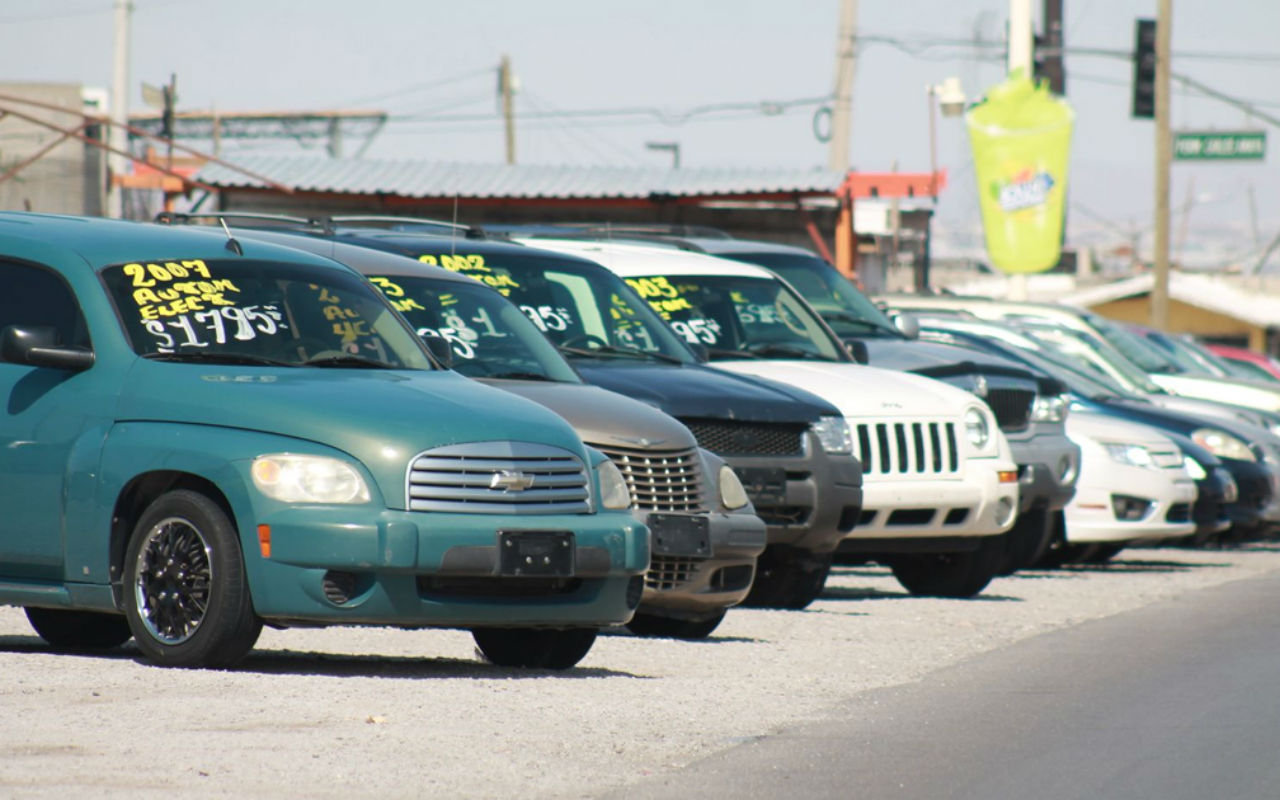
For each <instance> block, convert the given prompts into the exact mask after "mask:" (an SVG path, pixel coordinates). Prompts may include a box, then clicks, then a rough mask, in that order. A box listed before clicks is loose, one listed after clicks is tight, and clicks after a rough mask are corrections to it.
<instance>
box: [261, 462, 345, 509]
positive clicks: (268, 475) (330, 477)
mask: <svg viewBox="0 0 1280 800" xmlns="http://www.w3.org/2000/svg"><path fill="white" fill-rule="evenodd" d="M249 472H250V473H251V474H252V476H253V485H254V486H256V487H258V491H260V492H262V493H263V494H265V495H266V496H267V497H270V498H271V499H273V500H279V501H280V502H282V503H367V502H369V487H368V486H366V485H365V482H364V478H362V477H360V473H359V472H357V471H356V469H355V467H353V466H351V465H350V464H348V463H347V462H345V461H339V460H338V459H336V458H329V457H328V456H304V455H295V454H293V453H271V454H268V455H261V456H258V457H257V458H255V459H254V460H253V466H252V467H251V468H250V470H249Z"/></svg>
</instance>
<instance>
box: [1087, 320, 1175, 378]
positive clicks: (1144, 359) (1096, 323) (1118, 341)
mask: <svg viewBox="0 0 1280 800" xmlns="http://www.w3.org/2000/svg"><path fill="white" fill-rule="evenodd" d="M1084 319H1085V321H1086V322H1088V323H1089V324H1090V325H1092V326H1093V328H1094V330H1096V331H1097V332H1098V333H1100V334H1102V338H1103V339H1105V340H1106V342H1107V344H1109V345H1111V346H1112V347H1113V348H1115V349H1116V350H1118V351H1119V352H1120V353H1121V354H1122V355H1123V356H1124V357H1125V358H1126V359H1128V360H1129V361H1130V362H1132V363H1133V364H1135V365H1137V366H1138V368H1139V369H1141V370H1142V371H1144V372H1173V373H1177V372H1183V371H1184V370H1183V369H1182V367H1180V366H1178V364H1177V363H1175V362H1174V359H1173V358H1172V357H1171V356H1170V355H1169V354H1168V353H1166V352H1164V351H1163V350H1161V349H1160V348H1159V347H1156V346H1155V345H1154V344H1151V343H1150V342H1148V341H1146V340H1144V339H1143V338H1142V337H1141V336H1138V335H1137V334H1135V333H1132V332H1130V331H1127V330H1125V329H1124V328H1122V327H1120V326H1119V325H1117V324H1116V323H1114V322H1112V321H1111V320H1109V319H1106V318H1105V317H1100V316H1098V315H1096V314H1086V315H1084Z"/></svg>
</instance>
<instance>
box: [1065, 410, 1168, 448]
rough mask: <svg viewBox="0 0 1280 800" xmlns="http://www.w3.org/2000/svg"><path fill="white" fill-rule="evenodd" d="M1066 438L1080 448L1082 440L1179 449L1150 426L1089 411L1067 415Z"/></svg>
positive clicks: (1073, 412)
mask: <svg viewBox="0 0 1280 800" xmlns="http://www.w3.org/2000/svg"><path fill="white" fill-rule="evenodd" d="M1067 438H1069V439H1071V441H1073V442H1075V443H1076V444H1081V445H1082V444H1084V442H1083V441H1082V440H1083V439H1092V440H1093V441H1095V442H1116V443H1121V444H1140V445H1144V446H1147V447H1157V448H1159V449H1162V450H1169V449H1177V445H1175V444H1174V443H1173V440H1172V439H1170V438H1169V437H1167V436H1165V435H1164V434H1162V433H1161V432H1160V431H1159V430H1157V429H1156V428H1153V427H1151V426H1150V425H1143V424H1142V423H1140V422H1130V421H1129V420H1125V419H1117V418H1115V417H1109V416H1107V415H1105V414H1094V413H1091V412H1089V411H1072V412H1071V413H1070V414H1068V415H1067Z"/></svg>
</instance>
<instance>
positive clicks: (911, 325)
mask: <svg viewBox="0 0 1280 800" xmlns="http://www.w3.org/2000/svg"><path fill="white" fill-rule="evenodd" d="M893 324H894V325H897V326H898V330H899V331H901V332H902V335H903V336H905V337H907V338H908V339H919V338H920V321H919V320H917V319H916V318H915V317H914V316H912V315H910V314H906V313H899V314H897V315H896V316H895V317H894V318H893Z"/></svg>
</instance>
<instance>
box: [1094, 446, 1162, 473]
mask: <svg viewBox="0 0 1280 800" xmlns="http://www.w3.org/2000/svg"><path fill="white" fill-rule="evenodd" d="M1102 447H1103V449H1104V450H1106V451H1107V455H1109V456H1111V460H1112V461H1117V462H1119V463H1121V464H1128V465H1129V466H1131V467H1154V466H1155V464H1156V460H1155V459H1154V458H1152V457H1151V451H1150V450H1148V449H1147V448H1145V447H1143V446H1142V445H1140V444H1120V443H1114V442H1103V443H1102Z"/></svg>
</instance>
